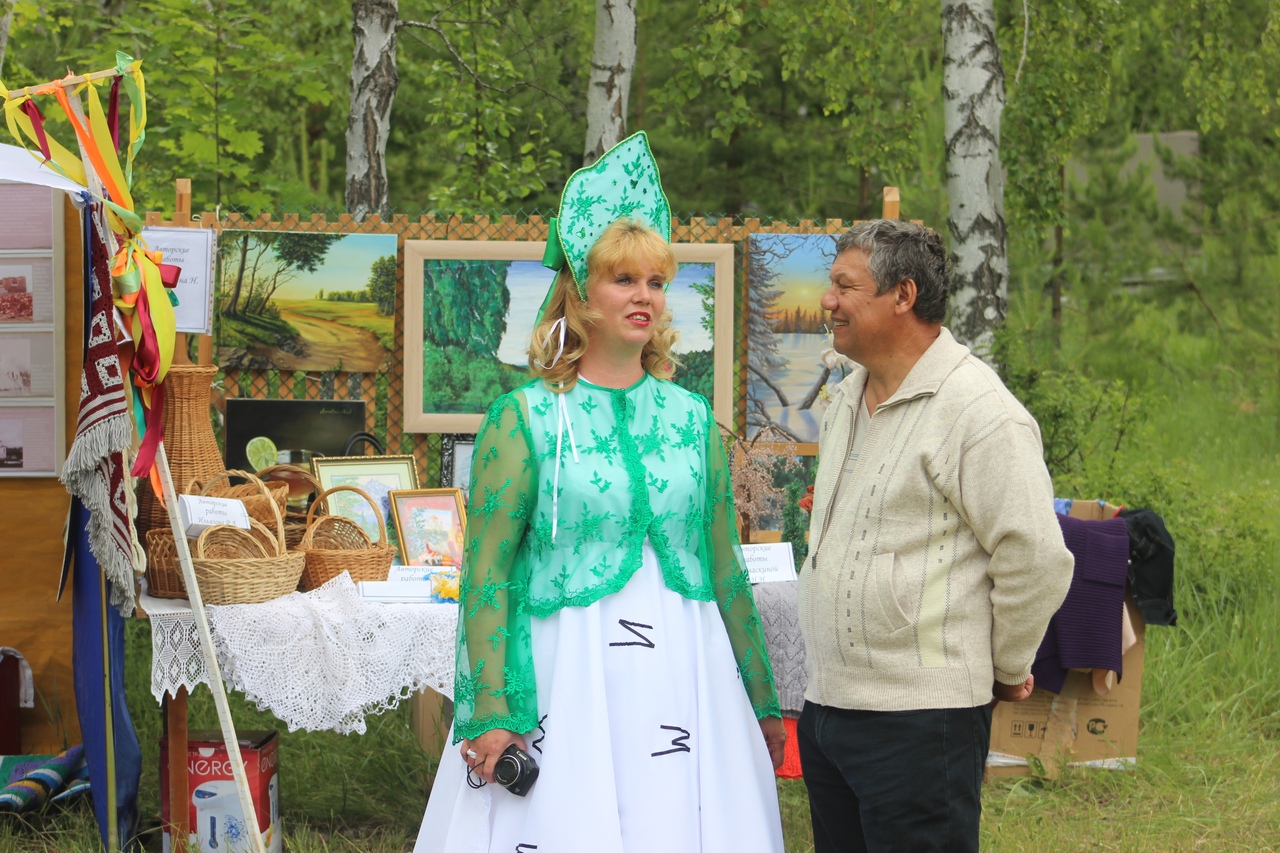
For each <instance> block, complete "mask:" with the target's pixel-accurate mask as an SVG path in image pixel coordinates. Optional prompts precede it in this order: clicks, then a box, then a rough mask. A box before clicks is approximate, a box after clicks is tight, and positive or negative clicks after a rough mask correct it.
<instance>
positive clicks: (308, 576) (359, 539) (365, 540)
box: [298, 486, 395, 590]
mask: <svg viewBox="0 0 1280 853" xmlns="http://www.w3.org/2000/svg"><path fill="white" fill-rule="evenodd" d="M341 491H348V492H355V493H356V494H357V495H359V496H360V497H362V498H364V499H365V500H366V501H368V502H369V506H371V507H373V514H374V516H375V517H376V518H377V519H378V541H377V542H373V541H371V540H370V539H369V534H367V533H365V532H364V530H362V529H361V527H360V525H358V524H356V523H355V522H354V521H352V520H351V519H349V518H344V517H342V516H340V515H325V516H320V517H317V516H316V514H315V513H316V508H317V507H318V506H320V504H321V503H322V502H323V501H325V500H326V499H327V498H328V497H329V495H332V494H333V493H335V492H341ZM298 551H300V552H301V553H303V554H305V555H306V557H307V566H306V569H304V570H303V572H302V589H304V590H312V589H316V588H317V587H320V586H323V585H324V584H326V583H328V582H329V581H331V580H333V579H334V578H336V577H337V576H338V575H340V574H342V573H343V572H350V573H351V580H353V581H384V580H386V579H387V575H388V574H389V573H390V572H391V560H392V558H393V557H394V556H395V551H394V550H393V549H392V547H391V544H390V543H389V542H388V541H387V525H386V522H385V521H383V519H382V509H381V508H380V507H379V506H378V504H377V503H376V502H375V501H374V499H373V498H372V497H370V496H369V493H368V492H366V491H364V490H363V489H359V488H356V487H355V486H334V487H333V488H332V489H329V490H328V491H326V492H322V493H321V494H320V495H319V496H318V497H317V498H316V502H315V503H314V504H312V505H311V509H310V510H309V511H308V512H307V532H306V534H305V535H304V536H303V537H302V542H301V544H299V545H298Z"/></svg>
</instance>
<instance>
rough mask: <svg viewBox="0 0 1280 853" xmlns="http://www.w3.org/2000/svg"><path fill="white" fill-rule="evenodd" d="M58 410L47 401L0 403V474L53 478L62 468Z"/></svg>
mask: <svg viewBox="0 0 1280 853" xmlns="http://www.w3.org/2000/svg"><path fill="white" fill-rule="evenodd" d="M61 415H62V412H61V410H59V409H58V408H57V407H56V406H52V405H49V404H47V403H41V402H33V403H29V404H28V403H25V402H24V403H10V404H7V405H5V406H0V477H56V476H58V474H59V473H61V470H62V462H63V456H64V454H65V448H64V447H63V435H62V417H61Z"/></svg>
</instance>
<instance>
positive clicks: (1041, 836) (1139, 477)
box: [0, 363, 1280, 853]
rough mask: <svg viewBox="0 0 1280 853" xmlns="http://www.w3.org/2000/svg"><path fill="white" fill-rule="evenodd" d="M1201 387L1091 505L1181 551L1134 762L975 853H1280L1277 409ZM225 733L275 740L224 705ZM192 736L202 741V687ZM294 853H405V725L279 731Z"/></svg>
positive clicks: (794, 831) (987, 824)
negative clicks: (1145, 525) (231, 715)
mask: <svg viewBox="0 0 1280 853" xmlns="http://www.w3.org/2000/svg"><path fill="white" fill-rule="evenodd" d="M1215 369H1216V368H1214V367H1213V365H1212V363H1211V364H1210V366H1209V367H1208V368H1207V369H1206V370H1204V371H1202V372H1201V373H1198V374H1197V373H1195V372H1190V373H1186V374H1184V375H1181V376H1177V375H1172V374H1171V375H1170V376H1169V377H1166V378H1167V379H1168V381H1167V382H1165V383H1164V386H1163V387H1161V388H1160V396H1155V395H1154V394H1151V393H1148V394H1146V395H1145V396H1144V399H1143V401H1142V403H1141V405H1142V406H1143V414H1144V418H1145V423H1144V424H1143V425H1142V427H1141V429H1140V430H1135V432H1133V433H1132V434H1131V435H1130V436H1129V438H1128V439H1127V441H1128V443H1129V450H1128V452H1127V455H1125V456H1124V457H1123V458H1122V459H1121V460H1120V462H1118V463H1117V464H1116V465H1115V466H1114V468H1113V470H1107V471H1103V472H1092V473H1086V474H1082V475H1080V476H1082V477H1084V478H1085V479H1084V480H1083V483H1084V485H1085V486H1086V487H1087V488H1088V489H1090V490H1096V494H1098V495H1102V496H1107V497H1111V498H1113V499H1118V500H1121V501H1123V502H1125V503H1127V504H1129V505H1130V506H1140V505H1145V506H1151V507H1153V508H1155V509H1157V510H1158V511H1159V512H1160V513H1161V514H1162V515H1163V516H1164V518H1165V520H1166V522H1167V523H1168V526H1169V529H1170V531H1171V532H1172V534H1173V536H1174V538H1175V540H1176V542H1177V546H1178V556H1177V602H1176V603H1177V607H1178V611H1179V624H1178V626H1176V627H1151V628H1150V629H1149V630H1148V631H1147V635H1146V636H1147V650H1146V661H1145V665H1144V670H1145V671H1144V677H1143V697H1142V709H1141V714H1140V724H1139V746H1138V759H1139V760H1138V765H1137V767H1136V768H1135V769H1133V770H1129V771H1104V770H1086V769H1074V768H1064V769H1063V770H1062V774H1061V776H1060V777H1059V778H1057V779H1054V780H1052V781H1050V780H1046V779H1039V778H1034V777H1024V778H1018V779H1001V780H997V781H993V782H990V783H988V784H987V785H986V787H985V789H984V794H983V808H984V820H983V827H982V844H983V849H984V850H990V851H1021V850H1028V849H1038V850H1055V851H1057V850H1063V851H1069V850H1125V851H1129V850H1156V851H1165V850H1197V849H1204V850H1213V851H1217V850H1254V851H1277V850H1280V817H1277V809H1276V804H1277V803H1280V639H1278V638H1277V634H1280V632H1278V631H1277V630H1276V613H1277V612H1280V525H1277V523H1276V519H1277V518H1280V489H1277V479H1278V478H1280V433H1278V431H1277V422H1278V420H1280V419H1278V416H1277V411H1278V410H1280V400H1278V399H1277V398H1278V397H1280V394H1278V393H1277V391H1276V389H1275V386H1274V382H1275V379H1274V375H1271V376H1270V377H1269V378H1268V380H1267V382H1269V383H1271V384H1270V385H1268V384H1266V383H1262V382H1260V383H1259V384H1258V385H1257V387H1255V388H1253V389H1250V388H1248V387H1242V386H1244V385H1245V383H1243V382H1241V383H1232V382H1223V381H1220V378H1221V377H1215V375H1214V370H1215ZM147 632H148V626H147V625H146V624H145V623H142V622H135V623H132V624H130V625H129V626H128V644H129V657H128V661H127V683H128V691H129V704H130V709H131V710H132V712H133V716H134V720H135V724H136V726H137V729H138V732H139V737H140V739H141V742H142V745H143V777H142V785H141V791H142V796H141V802H140V806H141V812H142V814H143V817H144V822H145V827H144V828H145V829H146V830H147V831H146V833H145V834H144V836H143V842H144V845H145V848H146V849H147V850H148V851H158V850H159V849H160V845H159V837H158V833H157V832H156V829H155V827H156V826H157V825H158V823H159V790H158V788H159V785H158V747H157V740H158V737H159V733H160V712H159V708H158V707H157V705H156V703H155V701H154V700H153V699H152V697H151V695H150V691H149V686H148V685H149V678H148V667H149V661H150V643H149V637H148V633H147ZM233 704H234V706H235V717H236V722H237V725H238V726H240V727H242V728H245V729H249V728H280V724H279V722H278V721H276V720H274V719H273V718H271V717H269V716H268V715H264V714H260V713H258V712H257V711H255V710H254V709H252V708H250V707H247V706H246V705H245V703H244V701H243V700H242V699H241V698H239V697H233ZM190 717H191V726H192V727H193V728H213V727H215V725H216V718H215V715H214V713H213V708H212V701H211V699H210V696H209V693H208V692H207V691H205V690H201V691H198V692H197V694H196V695H195V696H193V697H192V699H191V715H190ZM280 768H281V808H282V818H283V824H284V829H285V841H286V850H288V851H290V853H330V851H353V852H354V851H361V853H402V851H408V850H411V849H412V844H413V840H414V838H415V836H416V833H417V827H418V822H419V820H420V818H421V815H422V810H423V808H424V805H425V802H426V798H427V793H428V791H429V788H430V778H431V773H432V770H433V765H432V761H431V759H430V758H429V757H428V756H427V755H426V754H424V753H423V751H422V750H421V748H419V746H418V744H417V742H416V741H415V740H414V738H413V736H412V734H411V732H410V728H409V723H408V712H407V709H403V708H402V709H399V710H397V711H395V712H393V713H390V714H387V715H384V716H380V717H373V718H370V721H369V732H368V733H367V734H366V735H364V736H350V737H342V736H339V735H335V734H332V733H325V732H321V733H305V732H295V733H287V732H282V734H281V745H280ZM778 793H779V802H780V805H781V810H782V821H783V828H784V834H785V838H786V845H787V851H788V853H808V851H811V850H812V849H813V842H812V837H811V834H810V830H809V823H808V802H807V797H806V795H805V789H804V785H803V783H802V782H799V781H780V782H779V783H778ZM99 849H100V848H99V844H98V842H97V835H96V829H95V826H94V822H93V818H92V815H91V812H90V811H89V809H88V808H87V804H85V803H81V804H76V805H73V806H71V807H69V808H67V809H65V810H64V809H51V810H47V811H45V812H42V813H39V814H37V815H35V816H33V817H28V818H25V819H21V818H15V817H13V816H0V853H11V851H12V853H26V851H32V853H53V851H58V853H80V851H86V853H87V851H97V850H99Z"/></svg>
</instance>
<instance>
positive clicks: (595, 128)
mask: <svg viewBox="0 0 1280 853" xmlns="http://www.w3.org/2000/svg"><path fill="white" fill-rule="evenodd" d="M635 65H636V0H596V42H595V48H594V50H593V52H592V54H591V80H590V83H589V84H588V85H587V139H586V144H585V146H584V148H583V154H582V162H583V165H585V166H590V165H591V164H592V163H594V162H595V161H597V160H599V159H600V157H601V155H603V154H604V152H606V151H608V150H609V149H610V148H612V147H613V146H615V145H617V144H618V143H619V142H621V141H622V138H623V137H624V136H626V133H627V100H628V97H629V95H630V93H631V72H632V71H633V70H634V69H635Z"/></svg>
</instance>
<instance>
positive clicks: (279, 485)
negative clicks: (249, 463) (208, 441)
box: [187, 471, 289, 527]
mask: <svg viewBox="0 0 1280 853" xmlns="http://www.w3.org/2000/svg"><path fill="white" fill-rule="evenodd" d="M232 477H241V478H243V479H245V480H248V481H249V482H245V483H239V484H232V482H231V478H232ZM187 494H192V495H204V496H205V497H209V498H233V499H235V500H238V501H240V502H242V503H243V504H244V508H245V511H246V512H247V513H249V517H250V518H252V519H254V520H255V521H258V522H261V523H262V524H265V525H267V526H268V527H270V526H271V525H272V524H274V523H275V522H276V520H277V519H281V518H283V517H284V512H285V502H286V501H288V499H289V484H288V483H286V482H284V481H281V480H273V481H271V482H270V483H264V482H262V481H261V480H259V479H258V478H257V477H255V476H253V475H252V474H248V473H246V472H244V471H219V472H218V473H217V474H214V475H213V476H212V477H211V478H209V479H208V480H192V481H191V483H190V485H188V486H187Z"/></svg>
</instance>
